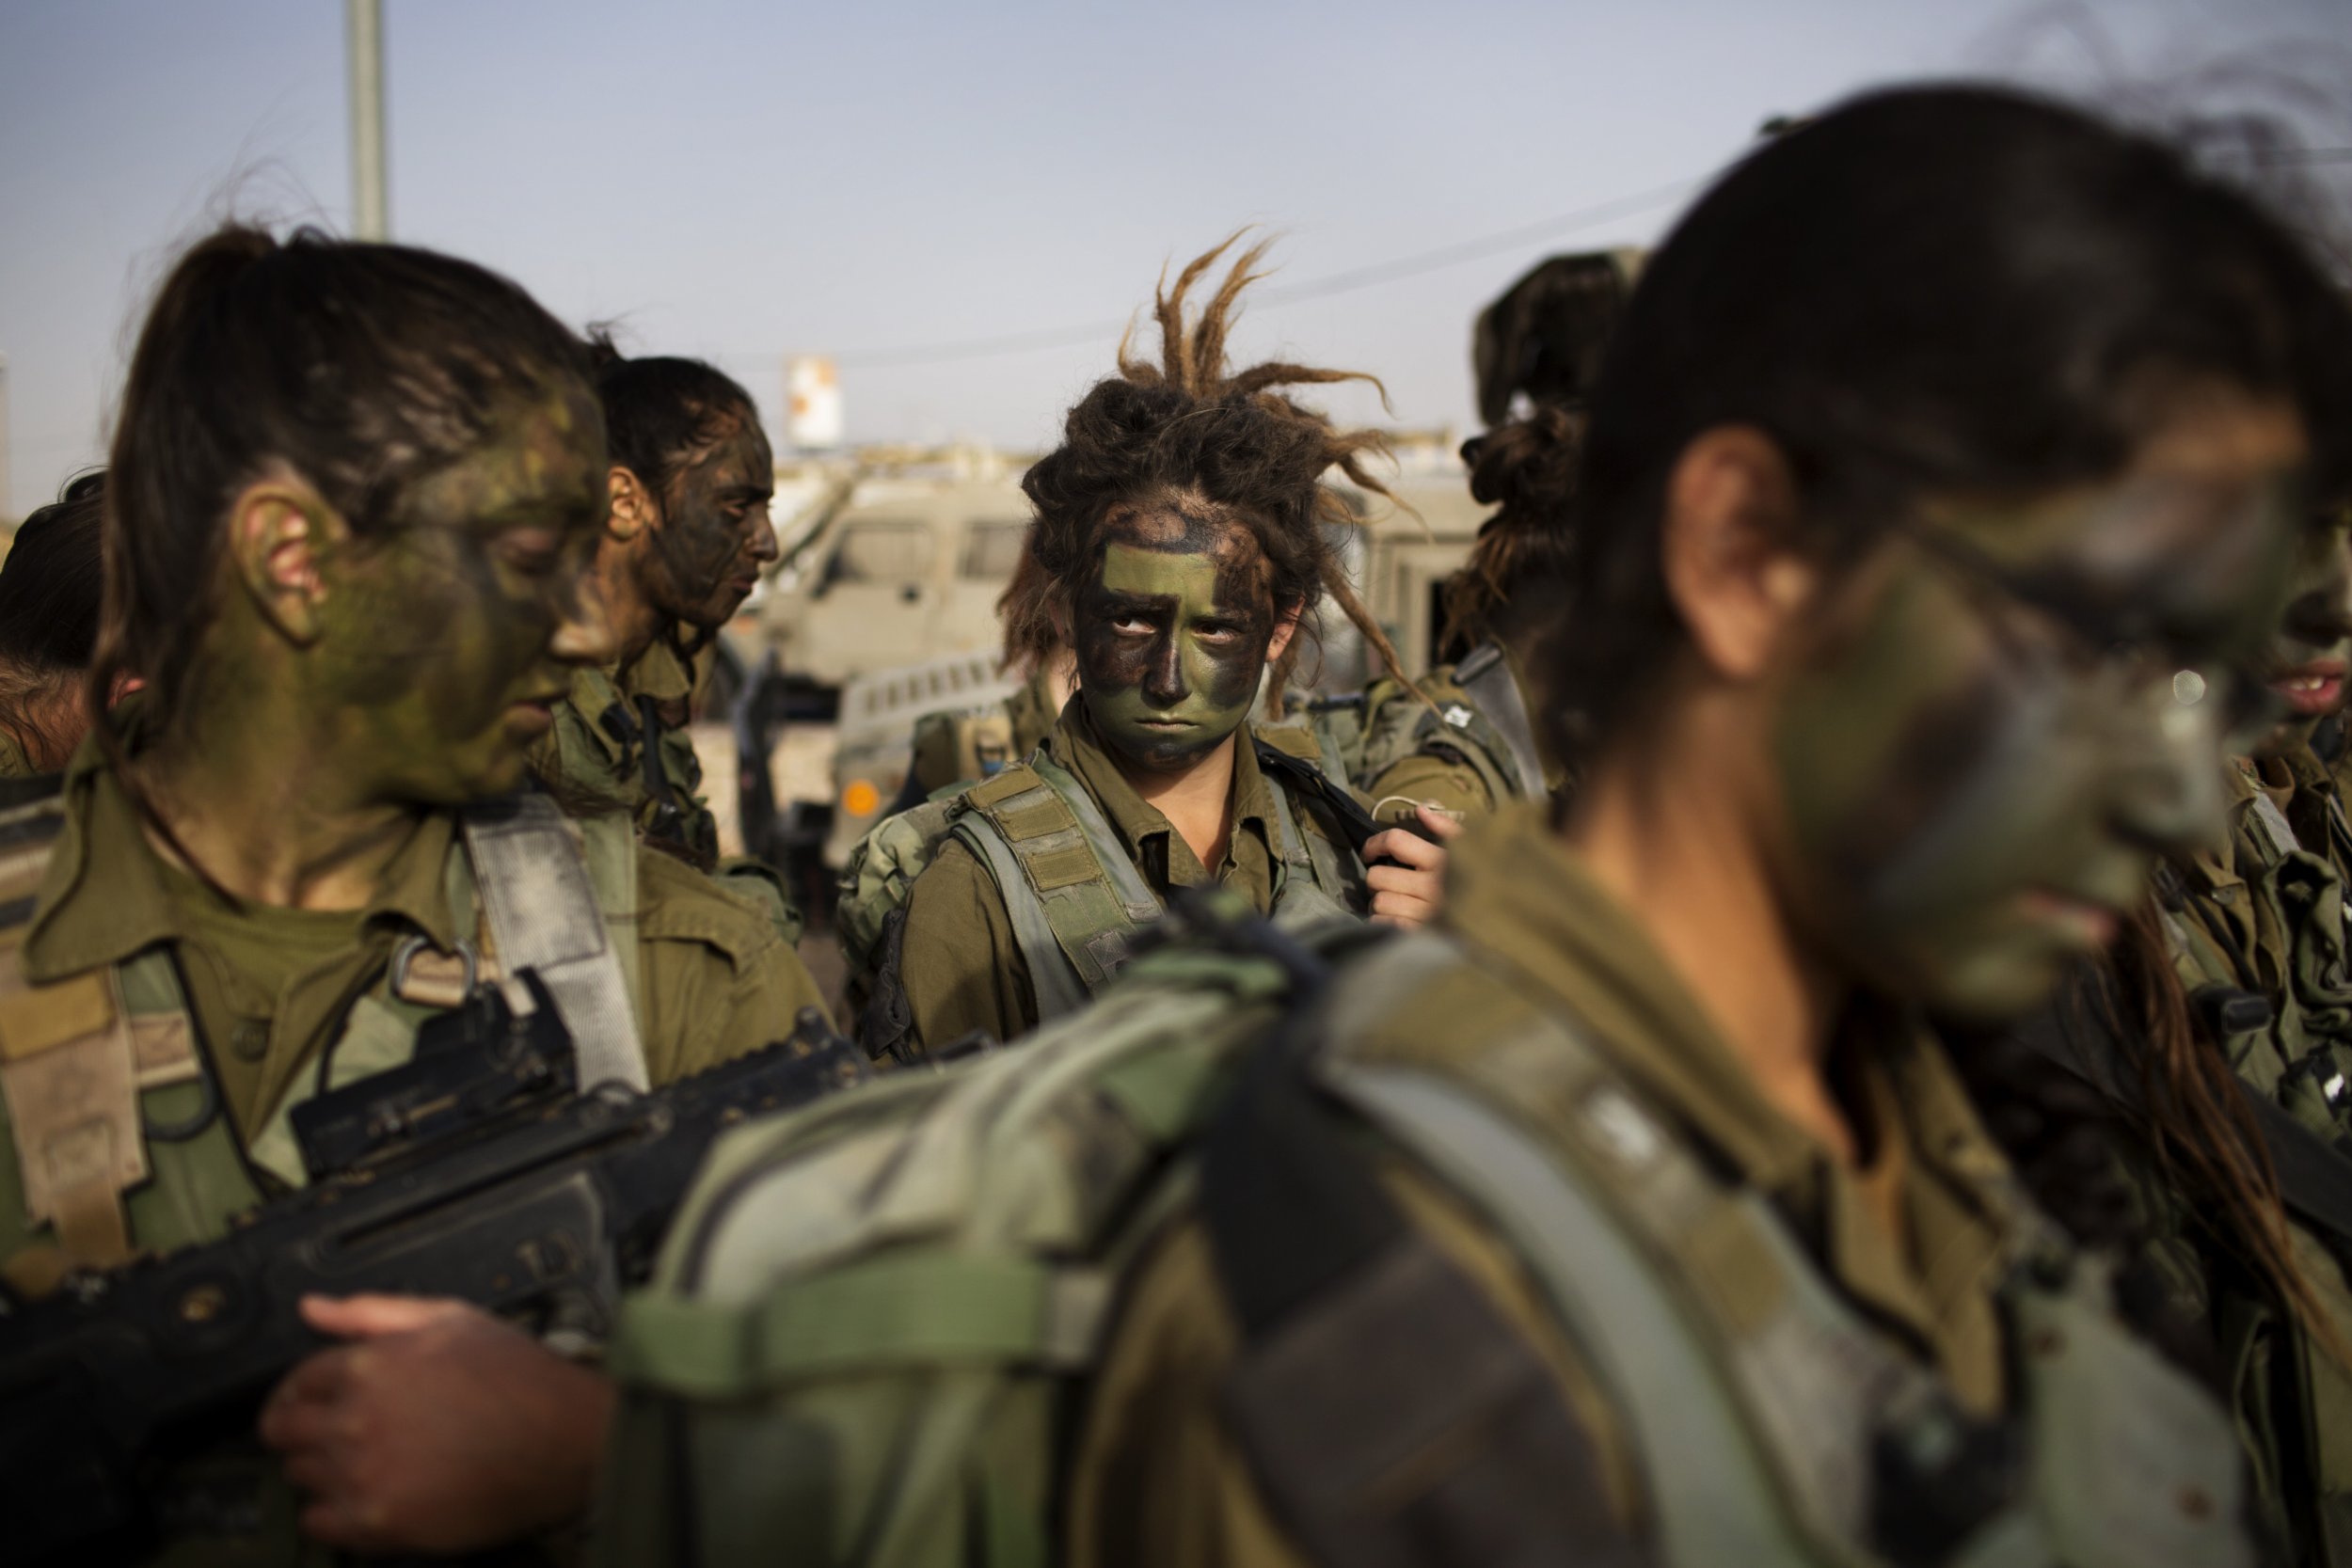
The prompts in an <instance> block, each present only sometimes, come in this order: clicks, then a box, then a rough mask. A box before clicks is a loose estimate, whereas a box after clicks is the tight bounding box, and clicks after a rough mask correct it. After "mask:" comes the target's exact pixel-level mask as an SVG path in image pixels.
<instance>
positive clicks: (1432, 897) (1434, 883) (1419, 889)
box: [1365, 845, 1444, 930]
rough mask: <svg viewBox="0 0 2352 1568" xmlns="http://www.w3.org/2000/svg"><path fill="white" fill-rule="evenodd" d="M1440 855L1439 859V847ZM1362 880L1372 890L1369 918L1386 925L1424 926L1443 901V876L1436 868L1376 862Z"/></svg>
mask: <svg viewBox="0 0 2352 1568" xmlns="http://www.w3.org/2000/svg"><path fill="white" fill-rule="evenodd" d="M1424 847H1428V848H1435V847H1436V846H1434V845H1430V846H1424ZM1439 855H1440V858H1442V855H1443V851H1442V850H1440V851H1439ZM1443 881H1444V879H1443V878H1442V876H1441V875H1440V874H1439V873H1438V872H1437V871H1423V870H1415V869H1413V868H1411V867H1409V866H1402V865H1375V866H1374V867H1373V868H1372V869H1371V870H1370V871H1368V872H1366V873H1365V882H1366V885H1368V886H1369V887H1370V888H1371V889H1372V909H1371V911H1370V912H1371V915H1372V918H1373V919H1375V920H1377V921H1381V922H1383V923H1385V924H1387V925H1391V926H1397V927H1404V928H1405V929H1406V930H1410V929H1412V928H1413V927H1417V926H1424V925H1427V924H1428V923H1429V920H1430V919H1431V917H1433V916H1434V915H1436V913H1437V912H1438V906H1439V905H1440V904H1441V903H1442V902H1443Z"/></svg>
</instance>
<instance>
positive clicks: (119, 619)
mask: <svg viewBox="0 0 2352 1568" xmlns="http://www.w3.org/2000/svg"><path fill="white" fill-rule="evenodd" d="M549 397H561V398H564V399H565V400H566V401H568V402H569V403H570V404H572V405H573V411H574V415H575V417H576V418H578V419H580V420H583V421H584V422H585V423H586V426H587V427H588V428H590V429H594V428H596V418H597V416H596V399H595V395H594V392H593V390H592V388H591V383H590V378H589V366H588V356H587V352H586V350H585V349H584V347H583V346H582V345H581V343H580V340H579V339H578V338H577V337H575V336H574V335H573V334H572V333H571V332H570V331H568V330H567V329H566V328H565V327H564V325H563V324H562V323H560V322H558V321H557V320H555V318H554V317H552V316H550V315H548V312H547V311H546V310H544V309H541V308H540V307H539V305H538V303H537V302H536V301H534V300H533V299H532V297H531V296H530V295H529V294H527V293H524V292H523V291H522V290H521V289H520V288H519V287H517V286H516V285H515V284H514V283H511V282H509V281H507V280H506V279H505V278H503V277H499V276H498V275H497V274H495V273H492V272H489V271H486V270H485V269H484V268H482V267H478V266H476V265H474V264H473V263H472V262H470V261H458V260H456V259H455V258H453V257H449V256H442V255H438V254H437V253H435V252H433V251H429V250H417V249H413V248H411V247H409V246H406V245H369V244H361V243H358V242H355V241H347V240H338V239H335V238H332V237H331V236H329V235H326V234H322V233H319V232H317V231H315V230H297V231H296V232H295V233H294V234H293V235H291V236H290V237H288V238H287V239H286V240H285V241H284V242H283V243H282V244H281V243H280V242H279V241H278V240H277V239H275V238H273V237H272V236H271V235H270V234H268V233H267V232H265V231H264V230H260V229H254V228H248V227H244V226H239V225H231V226H230V227H227V228H224V229H221V230H218V231H217V232H215V233H214V234H212V235H210V236H208V237H207V238H205V239H203V240H200V241H199V242H198V243H197V244H196V245H193V246H192V247H190V249H189V250H188V251H187V253H186V254H185V255H183V256H182V257H181V258H180V261H179V262H178V264H177V265H176V266H174V267H173V268H172V270H171V273H170V276H169V277H167V278H165V280H164V284H163V287H162V289H161V290H160V291H159V292H158V293H157V294H156V296H155V302H154V304H153V306H152V307H151V309H149V311H148V315H147V321H146V324H145V325H144V326H143V327H142V328H141V329H140V332H139V339H138V346H137V347H136V349H135V351H134V352H133V354H132V356H131V374H130V379H129V381H128V383H127V385H126V386H125V387H124V388H123V394H122V409H121V416H120V419H119V422H118V424H117V426H116V429H115V436H114V451H113V457H112V461H111V463H110V464H109V467H108V472H107V480H106V506H105V515H106V533H105V558H106V560H105V565H106V606H105V613H104V616H103V621H102V623H101V628H100V633H99V645H98V651H97V655H96V657H95V658H94V660H93V662H92V667H91V672H90V678H91V689H92V695H93V706H94V708H96V709H97V711H98V712H99V713H100V714H101V715H102V717H101V718H100V721H99V731H100V736H101V737H102V739H103V740H105V741H106V742H107V743H108V744H109V745H113V744H115V743H116V738H117V737H115V736H114V735H113V732H112V728H111V726H110V725H109V724H108V722H107V721H106V720H105V719H104V718H103V713H104V701H103V698H104V693H105V691H106V689H108V688H109V687H110V686H111V684H112V682H113V679H114V677H115V675H116V674H117V673H120V672H125V671H127V672H130V673H136V674H138V675H140V676H142V677H144V679H145V680H146V682H147V689H148V690H147V696H146V699H145V711H146V712H147V713H148V714H150V715H151V716H152V718H153V721H154V722H155V723H157V724H158V725H159V726H167V725H169V724H170V723H171V722H172V721H173V720H174V717H175V715H176V711H177V706H178V702H179V698H180V695H181V693H182V691H183V689H185V686H186V683H187V679H188V672H189V669H190V666H191V663H192V658H191V656H192V654H193V652H194V650H195V649H196V647H197V644H198V641H199V637H200V635H201V633H202V631H203V629H204V627H205V626H208V625H209V624H210V622H211V619H212V615H213V611H214V606H213V594H214V591H215V579H216V578H217V576H218V566H219V559H220V551H221V546H222V541H223V539H224V538H225V536H226V529H225V527H224V526H223V525H224V516H223V514H224V510H225V509H226V508H227V506H228V505H229V504H230V501H231V500H232V499H234V498H235V496H236V494H237V492H238V490H239V489H240V488H241V487H242V486H244V485H246V484H247V483H250V482H251V481H252V480H253V479H255V478H256V477H257V476H259V475H261V474H262V473H264V472H266V471H267V470H268V469H269V468H270V467H271V466H272V465H275V464H283V465H285V466H286V467H289V468H292V469H293V470H294V472H295V473H297V474H299V475H300V476H301V477H302V479H303V480H304V481H305V482H307V483H310V485H312V486H313V487H315V488H316V489H317V491H318V492H319V494H320V496H321V497H322V498H324V499H326V502H327V503H328V504H329V505H331V506H333V507H334V508H335V509H336V511H337V512H339V513H340V514H342V517H343V519H344V521H345V522H347V523H348V524H349V526H350V528H351V530H352V531H353V533H354V534H355V535H357V536H358V537H360V538H361V539H379V538H384V537H389V536H390V535H393V534H396V533H398V532H400V531H402V530H404V529H405V528H407V527H409V526H412V525H413V524H414V523H416V522H418V521H420V520H421V519H419V518H417V517H415V516H412V515H411V513H410V499H411V497H412V496H413V495H414V493H415V491H416V489H417V487H418V485H419V484H420V483H421V482H423V481H425V480H427V479H429V478H431V477H432V476H434V475H435V474H437V473H439V472H440V471H442V470H443V469H445V468H446V467H449V466H450V465H451V464H453V463H455V462H457V461H458V460H460V459H461V458H463V457H464V456H466V455H467V454H468V453H469V451H473V450H475V449H477V448H478V447H480V446H481V445H483V444H484V443H485V441H487V440H488V439H490V438H491V437H492V436H495V435H496V434H497V433H498V432H499V431H500V429H501V425H502V424H503V422H504V421H506V420H511V419H512V418H513V417H514V415H515V413H516V409H517V407H518V406H520V405H522V404H526V403H527V402H528V401H530V400H534V399H546V398H549Z"/></svg>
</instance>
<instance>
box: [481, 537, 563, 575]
mask: <svg viewBox="0 0 2352 1568" xmlns="http://www.w3.org/2000/svg"><path fill="white" fill-rule="evenodd" d="M579 536H580V535H579V534H578V533H577V532H569V533H567V532H566V531H564V530H562V529H554V528H517V529H509V530H507V531H505V532H504V533H502V534H501V535H500V536H499V541H498V555H499V559H500V560H501V561H503V562H506V564H507V565H509V566H512V567H513V568H514V569H515V570H516V571H518V572H520V573H522V574H523V575H524V576H526V577H546V576H547V575H548V574H549V573H551V572H553V571H554V570H555V569H556V568H557V567H558V566H560V565H562V564H563V563H564V556H565V554H566V553H567V550H566V546H569V545H571V544H572V543H573V542H574V541H575V540H576V539H577V538H578V537H579Z"/></svg>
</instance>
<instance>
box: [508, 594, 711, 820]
mask: <svg viewBox="0 0 2352 1568" xmlns="http://www.w3.org/2000/svg"><path fill="white" fill-rule="evenodd" d="M693 689H694V673H693V671H692V670H691V669H690V668H689V667H688V665H687V663H686V661H685V660H684V659H683V658H681V657H678V654H677V651H676V650H675V648H673V647H671V646H670V644H669V643H668V642H667V641H664V640H662V639H660V638H657V639H655V641H654V644H653V646H652V647H650V648H647V649H646V650H645V652H644V655H643V656H641V657H639V658H638V659H637V661H636V662H635V663H633V664H631V665H629V666H628V668H627V669H625V670H619V671H605V670H597V669H592V668H582V669H580V670H578V671H576V672H574V673H573V675H572V689H571V693H570V695H569V696H567V697H565V698H564V701H563V702H561V703H559V704H557V705H556V709H555V729H554V731H553V733H552V734H550V735H549V736H548V738H547V739H546V740H544V741H542V742H540V744H539V746H538V748H537V749H536V751H535V752H534V762H535V763H536V764H537V766H538V767H539V768H541V769H542V771H543V772H545V773H549V774H551V775H552V776H553V779H554V780H555V781H558V782H559V785H560V786H559V789H558V794H559V796H560V797H561V798H563V799H564V800H566V801H567V802H571V803H574V804H576V805H579V806H581V807H585V808H590V809H594V808H596V807H600V806H611V807H616V808H618V809H620V810H623V811H627V812H628V813H630V814H631V815H632V816H634V817H635V818H636V820H637V825H638V827H639V828H640V829H641V830H643V831H644V832H647V833H649V834H651V835H652V836H653V837H654V838H655V839H657V840H669V841H672V842H675V843H676V844H677V845H679V846H680V847H684V848H686V849H688V850H690V851H691V852H692V853H693V854H694V855H696V856H698V857H700V858H702V859H703V860H704V861H705V862H707V861H709V860H710V859H712V858H714V857H715V856H716V855H717V854H718V852H719V825H718V822H717V821H716V820H715V819H714V818H713V817H712V816H711V815H710V811H709V808H708V807H707V806H705V805H704V804H703V802H702V798H701V796H700V795H699V794H698V793H697V791H699V790H700V789H701V788H702V782H703V771H702V764H701V763H700V762H699V761H697V760H696V759H695V756H694V745H693V741H692V739H691V737H690V736H688V735H687V733H686V731H685V729H684V727H683V726H682V725H680V724H678V723H675V722H674V721H671V720H670V719H669V718H664V717H660V716H661V715H675V714H677V713H679V712H681V711H682V710H683V708H684V706H685V704H686V701H687V699H688V698H689V697H690V696H691V694H692V692H693ZM647 702H650V703H651V704H652V705H654V707H655V709H656V716H657V721H658V723H659V729H658V732H657V733H656V735H655V736H654V740H653V749H654V758H653V760H654V766H655V768H656V769H657V770H658V771H659V773H660V781H661V784H662V789H663V791H664V792H666V793H667V795H668V796H669V799H668V800H663V799H662V798H661V795H660V793H657V792H656V791H655V790H654V789H652V788H650V787H648V784H647V780H646V771H645V731H646V714H645V710H644V704H645V703H647ZM616 710H617V711H616ZM665 806H668V807H671V808H673V809H674V813H675V815H668V816H665V814H664V812H663V808H664V807H665Z"/></svg>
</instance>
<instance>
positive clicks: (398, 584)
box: [314, 404, 607, 804]
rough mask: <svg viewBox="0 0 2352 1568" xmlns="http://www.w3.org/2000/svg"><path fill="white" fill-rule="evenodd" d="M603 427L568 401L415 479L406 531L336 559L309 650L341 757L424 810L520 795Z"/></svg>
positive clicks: (565, 678) (601, 503)
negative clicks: (510, 792) (342, 731)
mask: <svg viewBox="0 0 2352 1568" xmlns="http://www.w3.org/2000/svg"><path fill="white" fill-rule="evenodd" d="M604 472H605V459H604V442H603V438H602V433H601V427H600V426H599V425H598V424H596V422H594V421H593V420H585V419H582V418H581V417H580V413H579V411H575V410H571V409H567V408H565V407H564V406H563V405H562V404H550V405H548V406H544V407H539V408H534V409H532V410H530V411H529V412H528V413H526V414H523V415H521V416H518V417H517V419H516V421H515V423H514V425H513V427H512V428H511V429H510V432H509V434H508V436H507V437H506V438H505V439H504V440H502V441H500V442H499V443H497V444H495V445H493V446H490V447H487V448H485V449H483V450H481V451H476V452H474V453H472V454H471V455H469V457H467V458H466V459H464V460H463V461H462V462H459V463H456V464H453V465H452V466H451V467H448V468H446V469H444V470H442V471H441V472H440V473H439V474H437V475H436V476H434V477H433V478H432V479H431V480H429V481H427V482H426V483H424V484H422V485H421V486H420V487H419V489H418V492H417V494H416V495H415V497H414V498H413V500H412V512H413V513H414V515H415V520H414V521H413V523H412V525H411V526H410V527H408V528H406V529H405V530H403V531H400V532H399V533H397V534H394V535H393V536H391V537H390V538H389V539H388V540H386V541H385V542H384V543H383V544H382V545H381V546H364V547H358V548H353V549H349V550H346V551H343V552H342V554H341V556H340V557H339V559H338V560H336V561H335V562H332V563H330V565H329V566H328V568H327V592H326V596H325V599H324V602H323V604H322V616H323V628H322V636H321V638H320V641H319V644H318V646H317V648H316V650H315V655H314V657H316V659H317V660H318V663H317V670H318V678H319V680H320V682H321V683H322V696H323V698H324V700H326V701H327V702H331V703H334V704H337V705H340V712H339V717H340V718H341V720H342V722H343V723H344V724H345V725H346V726H347V733H346V736H345V737H344V741H343V744H342V745H341V746H340V747H339V748H338V749H337V756H338V760H339V761H342V762H344V763H347V764H348V765H349V767H350V768H352V769H353V770H354V776H355V777H357V778H359V779H363V780H365V781H367V782H368V784H369V785H370V787H371V788H372V789H373V791H374V792H375V793H377V794H378V795H380V796H382V797H384V798H388V799H394V800H406V801H416V802H422V803H429V804H439V803H448V802H453V801H459V800H469V799H471V798H474V797H477V796H481V795H485V794H495V793H498V792H500V791H502V790H506V789H511V788H513V787H514V786H515V785H516V784H518V783H520V782H521V779H522V770H523V752H524V749H525V748H526V747H527V746H528V745H529V743H530V742H531V741H532V739H534V738H536V737H537V736H539V735H541V734H543V733H545V731H546V729H547V727H548V723H549V721H550V719H549V714H548V706H549V705H551V704H552V703H554V702H556V701H558V700H560V699H561V698H562V697H563V696H564V692H565V691H566V690H567V689H568V688H569V685H570V680H571V670H570V666H569V665H568V664H566V663H565V662H564V661H563V660H562V659H560V658H558V657H556V656H555V653H554V648H553V641H554V639H555V636H556V633H557V631H558V629H559V628H560V627H561V626H564V623H565V622H566V621H567V620H572V619H574V618H576V617H577V616H578V615H579V614H580V610H581V593H582V583H583V578H584V577H585V575H586V572H587V569H588V566H589V563H590V562H591V561H592V560H593V559H594V557H595V552H596V541H597V538H598V535H599V534H600V532H601V531H602V529H603V525H604V513H605V506H606V499H607V489H606V484H605V480H604Z"/></svg>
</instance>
